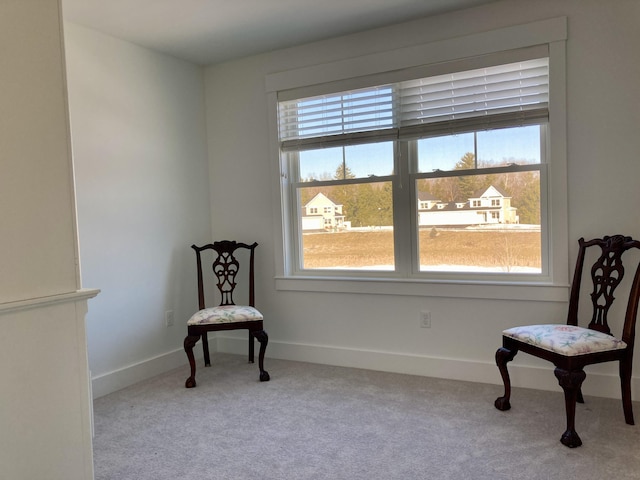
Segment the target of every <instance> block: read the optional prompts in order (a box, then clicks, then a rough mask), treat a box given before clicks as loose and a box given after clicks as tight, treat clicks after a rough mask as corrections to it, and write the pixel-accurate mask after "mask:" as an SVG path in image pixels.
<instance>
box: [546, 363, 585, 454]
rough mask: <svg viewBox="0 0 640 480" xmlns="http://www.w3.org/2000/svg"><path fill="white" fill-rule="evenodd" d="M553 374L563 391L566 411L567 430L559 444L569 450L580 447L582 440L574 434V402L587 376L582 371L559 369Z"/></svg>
mask: <svg viewBox="0 0 640 480" xmlns="http://www.w3.org/2000/svg"><path fill="white" fill-rule="evenodd" d="M554 373H555V375H556V378H557V379H558V383H559V384H560V386H561V387H562V389H563V390H564V403H565V408H566V411H567V430H566V431H565V432H564V433H563V434H562V437H561V438H560V442H562V444H563V445H566V446H567V447H569V448H575V447H579V446H580V445H582V440H580V437H579V436H578V433H577V432H576V400H577V397H578V392H580V388H581V386H582V382H583V381H584V379H585V377H586V376H587V374H586V373H584V370H571V371H567V370H564V369H561V368H556V369H555V370H554Z"/></svg>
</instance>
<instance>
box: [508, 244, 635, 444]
mask: <svg viewBox="0 0 640 480" xmlns="http://www.w3.org/2000/svg"><path fill="white" fill-rule="evenodd" d="M578 243H579V247H580V248H579V251H578V259H577V262H576V269H575V272H574V277H573V283H572V285H571V294H570V299H569V313H568V316H567V323H566V325H564V324H563V325H554V324H549V325H529V326H522V327H515V328H510V329H508V330H505V331H504V332H502V348H499V349H498V351H497V352H496V364H497V365H498V368H499V369H500V374H501V375H502V380H503V382H504V396H502V397H499V398H498V399H497V400H496V401H495V406H496V408H497V409H498V410H509V408H511V405H510V403H509V398H510V396H511V381H510V379H509V372H508V371H507V362H510V361H511V360H513V357H514V356H515V355H516V354H517V353H518V351H519V350H522V351H523V352H526V353H530V354H531V355H535V356H536V357H539V358H543V359H545V360H548V361H550V362H552V363H553V364H554V365H555V367H556V368H555V376H556V377H557V379H558V382H559V384H560V386H561V387H562V389H563V390H564V397H565V408H566V416H567V429H566V431H565V432H564V433H563V434H562V437H561V438H560V441H561V442H562V443H563V444H564V445H566V446H567V447H571V448H574V447H579V446H580V445H582V440H580V437H579V436H578V434H577V433H576V430H575V411H576V402H579V403H584V399H583V397H582V390H581V388H582V382H583V380H584V379H585V377H586V374H585V373H584V370H583V369H584V367H585V366H586V365H591V364H594V363H602V362H614V361H618V362H620V363H619V372H620V383H621V386H622V407H623V410H624V417H625V421H626V422H627V423H628V424H629V425H633V424H634V422H633V411H632V404H631V368H632V362H633V344H634V337H635V326H636V316H637V313H638V298H639V297H640V265H638V266H637V267H636V270H635V277H634V278H633V282H632V283H631V286H630V290H629V298H628V301H627V308H626V314H625V317H624V325H623V326H622V337H621V338H616V337H614V336H613V335H611V330H610V329H609V324H608V321H607V314H608V313H609V309H610V308H611V305H612V304H613V300H614V296H613V293H614V290H615V289H616V287H618V285H619V284H620V282H621V281H622V279H623V276H624V267H623V265H622V254H623V253H624V252H626V251H627V250H630V249H640V242H639V241H637V240H633V239H632V238H631V237H625V236H623V235H613V236H605V237H603V238H596V239H594V240H590V241H585V240H584V239H583V238H581V239H580V240H579V241H578ZM590 247H600V252H599V253H600V255H599V258H598V259H597V260H596V261H595V263H594V264H593V266H592V267H591V272H590V276H591V280H592V283H593V291H592V292H591V304H592V307H593V313H592V317H591V322H590V323H589V325H588V327H587V328H582V327H579V326H578V303H579V299H580V284H581V280H582V274H583V264H584V260H585V255H586V253H587V249H589V248H590ZM595 250H596V251H597V248H596V249H595ZM590 251H591V250H590Z"/></svg>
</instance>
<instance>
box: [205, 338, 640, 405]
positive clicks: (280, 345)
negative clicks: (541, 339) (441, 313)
mask: <svg viewBox="0 0 640 480" xmlns="http://www.w3.org/2000/svg"><path fill="white" fill-rule="evenodd" d="M212 343H213V342H212ZM216 343H217V345H216V351H218V352H223V353H234V354H239V355H246V352H247V340H246V338H237V337H231V336H225V335H220V334H218V335H217V339H216ZM523 355H524V354H523ZM268 358H277V359H282V360H293V361H300V362H310V363H319V364H325V365H335V366H340V367H351V368H363V369H367V370H379V371H383V372H393V373H403V374H408V375H421V376H425V377H436V378H448V379H451V380H463V381H469V382H480V383H488V384H495V385H496V394H497V395H500V394H502V379H501V377H500V373H499V371H498V369H497V367H496V364H495V363H494V362H493V361H491V362H484V363H483V362H477V361H470V360H464V359H456V358H438V357H429V356H423V355H410V354H399V353H395V352H384V351H375V350H358V349H349V348H341V347H334V346H327V345H312V344H300V343H285V342H277V341H272V340H270V341H269V347H268V349H267V360H268ZM268 367H269V366H268V361H267V362H266V365H265V369H266V370H269V368H268ZM586 372H587V380H586V381H585V382H584V384H583V393H584V394H585V395H593V396H597V397H607V398H620V379H619V377H618V375H617V374H607V373H600V372H590V371H589V370H588V368H587V370H586ZM270 373H272V376H273V374H276V372H270ZM509 373H510V377H511V384H512V386H513V387H522V388H534V389H538V390H549V391H558V392H561V391H562V389H561V388H560V386H559V385H558V381H557V379H556V377H555V375H554V374H553V366H552V365H551V364H549V367H533V366H527V365H518V364H517V362H515V361H514V362H512V363H510V364H509ZM631 387H632V397H633V398H634V399H640V378H638V377H633V379H632V385H631Z"/></svg>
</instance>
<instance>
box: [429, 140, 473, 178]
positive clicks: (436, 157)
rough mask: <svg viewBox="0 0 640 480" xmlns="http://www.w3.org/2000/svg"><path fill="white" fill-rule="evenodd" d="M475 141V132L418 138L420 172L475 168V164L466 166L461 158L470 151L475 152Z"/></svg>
mask: <svg viewBox="0 0 640 480" xmlns="http://www.w3.org/2000/svg"><path fill="white" fill-rule="evenodd" d="M473 143H474V139H473V133H462V134H459V135H445V136H442V137H433V138H423V139H421V140H418V172H421V173H426V172H433V171H435V170H457V169H460V168H475V167H474V164H471V165H466V166H465V164H464V163H463V162H461V160H460V159H461V158H463V157H464V155H465V154H466V153H468V152H471V154H473V152H474V150H475V148H474V145H473Z"/></svg>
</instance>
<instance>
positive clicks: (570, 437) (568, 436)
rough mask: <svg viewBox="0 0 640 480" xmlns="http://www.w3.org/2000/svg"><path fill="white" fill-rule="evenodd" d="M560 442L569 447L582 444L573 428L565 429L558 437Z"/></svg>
mask: <svg viewBox="0 0 640 480" xmlns="http://www.w3.org/2000/svg"><path fill="white" fill-rule="evenodd" d="M560 442H561V443H562V444H563V445H565V446H567V447H569V448H576V447H579V446H580V445H582V440H580V437H579V436H578V434H577V433H576V431H575V430H567V431H566V432H564V433H563V434H562V437H560Z"/></svg>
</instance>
